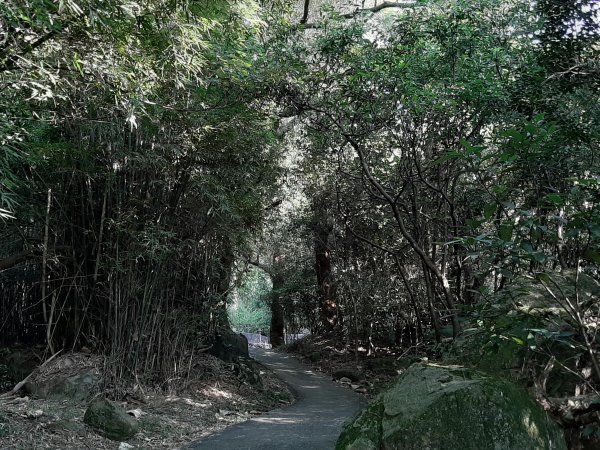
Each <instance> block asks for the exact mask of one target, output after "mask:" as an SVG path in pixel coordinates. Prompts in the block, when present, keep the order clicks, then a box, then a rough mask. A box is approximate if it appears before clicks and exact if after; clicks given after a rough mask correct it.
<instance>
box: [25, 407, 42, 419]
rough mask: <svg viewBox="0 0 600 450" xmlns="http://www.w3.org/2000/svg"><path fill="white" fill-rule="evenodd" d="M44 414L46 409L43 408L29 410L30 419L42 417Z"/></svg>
mask: <svg viewBox="0 0 600 450" xmlns="http://www.w3.org/2000/svg"><path fill="white" fill-rule="evenodd" d="M43 415H44V411H42V410H41V409H35V410H33V411H27V417H28V418H29V419H37V418H38V417H42V416H43Z"/></svg>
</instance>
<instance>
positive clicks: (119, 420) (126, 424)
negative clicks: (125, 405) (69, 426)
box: [83, 399, 138, 441]
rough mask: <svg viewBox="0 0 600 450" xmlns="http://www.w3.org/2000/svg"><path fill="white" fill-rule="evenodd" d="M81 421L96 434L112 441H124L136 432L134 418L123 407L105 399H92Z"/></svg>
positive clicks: (136, 426)
mask: <svg viewBox="0 0 600 450" xmlns="http://www.w3.org/2000/svg"><path fill="white" fill-rule="evenodd" d="M83 421H84V422H85V423H86V424H88V425H89V426H91V427H92V428H93V429H94V430H96V431H97V432H98V434H100V435H102V436H104V437H106V438H108V439H112V440H113V441H125V440H127V439H129V438H131V437H133V436H134V435H135V434H136V433H137V432H138V424H137V422H136V420H135V419H134V418H133V417H131V416H130V415H128V414H127V413H126V412H125V410H124V409H122V408H120V407H118V406H117V405H115V404H114V403H112V402H110V401H108V400H105V399H96V400H94V401H93V402H92V403H91V404H90V406H89V407H88V409H87V410H86V412H85V415H84V417H83Z"/></svg>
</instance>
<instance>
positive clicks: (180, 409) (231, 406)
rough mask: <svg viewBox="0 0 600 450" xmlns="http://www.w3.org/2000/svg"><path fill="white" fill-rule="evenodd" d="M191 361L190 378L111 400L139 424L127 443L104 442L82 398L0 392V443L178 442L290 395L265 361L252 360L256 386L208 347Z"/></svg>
mask: <svg viewBox="0 0 600 450" xmlns="http://www.w3.org/2000/svg"><path fill="white" fill-rule="evenodd" d="M89 362H90V361H89V359H87V357H80V356H73V355H71V362H64V361H63V362H62V363H60V364H55V365H53V368H52V369H48V370H46V371H44V372H42V373H40V374H39V375H38V376H39V377H50V376H51V373H54V374H56V372H55V371H58V370H64V371H65V373H66V374H69V373H71V372H73V373H75V370H74V369H75V366H78V367H79V368H81V366H82V365H84V364H85V365H87V363H89ZM94 362H97V361H94ZM193 366H194V369H193V371H192V373H190V376H189V377H187V378H186V379H185V380H179V381H175V382H172V383H171V388H170V392H169V393H164V392H162V391H157V390H154V391H152V390H151V389H150V388H148V387H146V388H145V389H142V391H143V392H144V393H145V395H143V396H141V395H140V396H135V397H143V399H141V398H137V399H136V398H135V397H134V396H131V397H126V399H127V401H122V402H117V403H118V404H119V405H121V406H122V407H123V408H125V409H126V410H127V411H130V414H132V415H134V416H135V417H137V420H138V423H139V427H140V431H139V433H138V434H137V435H136V436H135V437H134V438H132V439H130V440H129V441H127V443H119V442H114V441H110V440H108V439H105V438H103V437H101V436H99V435H98V434H96V433H95V432H94V431H93V430H92V429H90V428H89V427H87V426H86V425H85V424H84V423H83V416H84V413H85V410H86V407H87V403H85V402H83V403H77V402H73V401H70V400H62V401H59V400H41V399H34V398H29V397H23V398H21V397H4V398H1V397H0V449H2V450H4V449H11V450H12V449H15V450H17V449H19V450H36V449H65V450H71V449H73V450H74V449H77V450H79V449H177V448H180V447H182V446H184V445H186V444H188V443H190V442H192V441H194V440H197V439H199V438H202V437H204V436H207V435H209V434H212V433H215V432H217V431H220V430H222V429H223V428H225V427H227V426H229V425H231V424H234V423H237V422H241V421H244V420H247V419H248V418H250V417H251V416H253V415H258V414H261V413H262V412H264V411H267V410H269V409H272V408H273V407H276V406H279V405H281V404H285V403H289V402H291V401H292V400H293V396H292V393H291V392H290V390H289V389H288V387H287V385H286V384H285V383H284V382H283V381H281V380H280V379H279V378H277V377H276V376H275V375H274V374H273V373H272V372H271V371H269V370H268V369H266V368H264V367H263V366H258V367H259V368H260V374H261V378H262V384H263V386H262V388H261V387H257V386H253V385H251V384H249V383H247V382H246V381H244V380H243V379H242V380H241V379H240V378H238V376H236V372H235V371H234V370H233V369H234V368H233V366H232V364H227V363H224V362H222V361H221V360H219V359H217V358H214V357H212V356H210V355H207V354H202V355H199V356H198V357H197V359H196V360H195V361H194V364H193ZM60 367H62V369H60ZM61 375H62V373H61ZM104 394H107V392H104ZM100 395H101V394H100Z"/></svg>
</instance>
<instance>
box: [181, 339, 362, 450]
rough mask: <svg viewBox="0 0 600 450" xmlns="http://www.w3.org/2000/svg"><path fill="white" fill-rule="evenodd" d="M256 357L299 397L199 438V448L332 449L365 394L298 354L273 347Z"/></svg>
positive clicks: (207, 449)
mask: <svg viewBox="0 0 600 450" xmlns="http://www.w3.org/2000/svg"><path fill="white" fill-rule="evenodd" d="M252 356H253V357H254V358H256V359H257V360H259V361H260V362H261V363H263V364H265V365H266V366H268V367H269V368H271V369H272V370H273V371H274V372H275V373H276V374H277V375H278V376H280V377H281V378H282V379H284V380H285V381H286V382H287V383H288V384H289V385H290V386H291V387H292V389H293V390H294V391H295V393H296V395H297V397H298V399H297V401H296V402H295V403H294V404H293V405H291V406H288V407H283V408H278V409H275V410H273V411H270V412H269V413H267V414H264V415H262V416H260V417H256V418H253V419H250V420H248V421H247V422H244V423H240V424H237V425H234V426H232V427H230V428H227V429H226V430H224V431H223V432H222V433H220V434H216V435H213V436H210V437H208V438H206V439H204V440H202V441H200V442H197V443H195V444H193V445H191V446H190V447H188V449H190V450H191V449H195V450H238V449H239V450H270V449H273V450H300V449H302V450H307V449H310V450H331V449H333V448H334V446H335V442H336V440H337V437H338V435H339V433H340V430H341V428H342V425H343V424H344V422H346V421H348V420H350V419H352V418H353V417H354V416H355V415H356V414H357V413H358V411H359V410H360V407H361V406H362V404H363V400H362V398H361V397H359V396H358V395H356V394H355V393H354V392H352V391H350V390H349V389H346V388H343V387H340V386H338V385H336V384H335V383H333V382H331V381H330V380H329V379H328V378H326V377H325V376H323V375H320V374H317V373H315V372H314V371H313V370H310V369H309V368H307V367H306V366H304V365H303V364H301V363H300V362H299V361H298V360H297V359H296V358H294V357H293V356H291V355H287V354H280V353H277V352H274V351H272V350H264V349H259V348H256V349H252Z"/></svg>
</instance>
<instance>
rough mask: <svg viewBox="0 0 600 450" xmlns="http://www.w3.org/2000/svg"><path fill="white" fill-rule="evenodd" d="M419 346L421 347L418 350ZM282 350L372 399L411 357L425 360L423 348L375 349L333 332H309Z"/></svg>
mask: <svg viewBox="0 0 600 450" xmlns="http://www.w3.org/2000/svg"><path fill="white" fill-rule="evenodd" d="M420 350H422V351H421V352H420ZM282 351H287V352H290V353H294V354H296V355H298V356H300V357H301V359H302V360H303V362H304V363H305V364H307V365H309V366H311V367H313V368H314V369H315V370H318V371H320V372H322V373H325V374H327V375H330V376H331V377H332V379H334V380H335V381H336V382H338V383H340V384H342V385H345V386H347V387H348V388H349V389H353V390H354V391H355V392H357V393H359V394H363V395H365V396H366V397H367V398H369V399H372V398H374V397H375V396H377V394H378V393H379V392H381V391H382V390H384V389H385V388H386V387H387V386H389V384H390V383H391V381H392V380H393V379H395V378H396V377H397V376H398V375H400V374H402V373H403V372H404V371H405V370H406V368H407V367H408V366H409V365H410V364H411V363H412V362H415V361H420V360H423V361H426V360H427V357H426V356H423V355H424V349H419V348H416V347H412V348H410V349H408V350H402V349H390V348H385V349H376V350H375V351H374V350H371V352H369V351H368V349H367V348H365V347H362V346H360V345H359V346H353V345H352V346H351V345H348V344H347V343H346V342H344V341H342V340H341V339H340V338H339V336H337V335H335V334H334V333H330V334H326V335H324V336H318V335H310V336H306V337H304V338H302V339H300V340H298V341H295V342H293V343H292V344H288V345H286V346H284V347H283V348H282Z"/></svg>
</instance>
